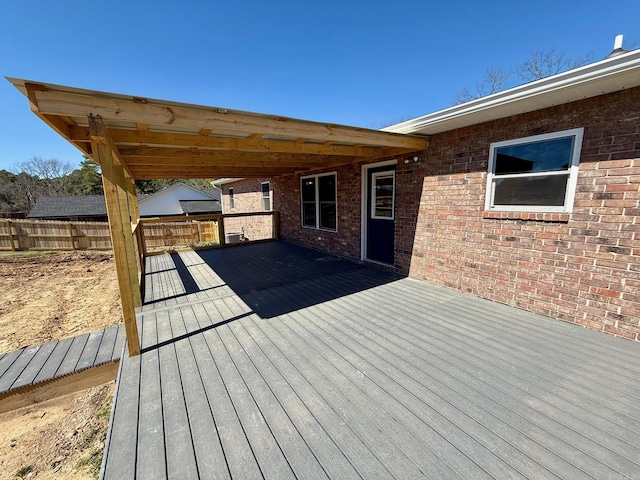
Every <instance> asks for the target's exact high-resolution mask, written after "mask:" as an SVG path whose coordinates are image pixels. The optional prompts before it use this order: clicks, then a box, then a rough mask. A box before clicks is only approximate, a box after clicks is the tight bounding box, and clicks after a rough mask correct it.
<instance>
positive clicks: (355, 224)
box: [272, 164, 361, 259]
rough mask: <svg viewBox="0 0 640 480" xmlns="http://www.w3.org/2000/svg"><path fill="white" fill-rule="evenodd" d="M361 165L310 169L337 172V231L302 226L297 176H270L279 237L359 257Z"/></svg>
mask: <svg viewBox="0 0 640 480" xmlns="http://www.w3.org/2000/svg"><path fill="white" fill-rule="evenodd" d="M360 168H361V166H360V164H358V165H348V166H346V167H342V168H339V169H337V170H336V169H335V168H333V169H328V170H325V171H317V172H315V171H314V172H313V174H317V173H327V172H337V178H336V181H337V189H338V198H337V206H336V208H337V212H338V227H337V231H336V232H330V231H326V230H318V229H315V228H307V227H303V226H302V219H301V216H300V212H301V206H300V176H301V175H286V176H282V177H277V178H273V179H272V182H273V183H272V187H273V204H274V209H276V210H278V211H279V212H280V238H281V239H282V240H285V241H289V242H293V243H297V244H300V245H304V246H306V247H310V248H315V249H316V250H323V251H326V252H329V253H333V254H334V255H339V256H342V257H349V258H356V259H358V258H360V228H361V227H360V188H361V187H360Z"/></svg>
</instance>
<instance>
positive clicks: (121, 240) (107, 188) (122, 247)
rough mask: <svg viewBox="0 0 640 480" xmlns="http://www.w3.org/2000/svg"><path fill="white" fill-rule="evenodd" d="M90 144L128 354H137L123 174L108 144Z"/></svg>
mask: <svg viewBox="0 0 640 480" xmlns="http://www.w3.org/2000/svg"><path fill="white" fill-rule="evenodd" d="M91 146H92V151H93V155H94V158H96V160H97V161H98V163H99V164H100V167H101V171H102V185H103V188H104V197H105V202H106V205H107V215H108V217H109V229H110V231H111V243H112V246H113V253H114V257H115V261H116V270H117V274H118V286H119V289H120V301H121V303H122V315H123V317H124V325H125V330H126V333H127V345H128V347H129V355H139V354H140V339H139V337H138V326H137V324H136V313H135V300H134V298H135V297H134V291H135V290H134V289H133V288H132V284H133V282H134V281H137V275H135V278H134V279H132V278H130V277H131V270H130V268H129V259H128V253H127V250H128V249H129V248H130V249H131V251H133V241H132V237H131V225H130V222H131V220H130V218H129V215H124V214H123V213H124V212H123V208H122V207H123V203H122V202H121V200H120V199H121V196H122V195H121V191H122V190H123V188H124V185H123V182H124V175H122V174H121V173H120V172H119V171H118V170H120V171H122V170H121V169H118V168H117V167H118V166H117V165H115V163H114V160H113V153H112V150H111V148H110V147H109V145H106V144H103V143H97V142H92V144H91ZM125 198H126V197H125ZM125 220H126V222H125ZM127 233H128V235H127ZM127 243H129V246H127ZM138 291H139V289H138Z"/></svg>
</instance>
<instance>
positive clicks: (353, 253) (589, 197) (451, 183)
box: [272, 88, 640, 340]
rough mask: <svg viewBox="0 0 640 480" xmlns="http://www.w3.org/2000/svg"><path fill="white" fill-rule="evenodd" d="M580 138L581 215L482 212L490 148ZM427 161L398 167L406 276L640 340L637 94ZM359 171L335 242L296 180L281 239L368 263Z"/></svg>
mask: <svg viewBox="0 0 640 480" xmlns="http://www.w3.org/2000/svg"><path fill="white" fill-rule="evenodd" d="M579 127H584V140H583V145H582V152H581V158H580V169H579V175H578V185H577V193H576V198H575V203H574V209H573V213H572V214H568V215H559V214H516V213H494V212H484V200H485V198H484V197H485V187H486V177H487V175H486V171H487V164H488V155H489V145H490V143H492V142H498V141H503V140H510V139H516V138H521V137H526V136H531V135H537V134H542V133H550V132H556V131H561V130H567V129H572V128H579ZM413 156H414V155H413V154H412V155H410V156H408V157H407V158H409V159H410V158H412V157H413ZM418 156H419V158H420V160H419V162H418V163H417V164H414V163H413V162H412V161H410V162H409V163H408V164H405V163H404V161H403V160H404V158H399V161H398V173H397V186H398V188H397V192H396V195H397V196H396V255H395V263H396V266H397V268H398V270H399V271H401V272H404V273H407V274H409V275H410V276H411V277H414V278H418V279H422V280H426V281H428V282H430V283H433V284H438V285H444V286H448V287H451V288H455V289H458V290H462V291H465V292H469V293H472V294H475V295H478V296H480V297H484V298H488V299H491V300H494V301H497V302H500V303H505V304H509V305H514V306H517V307H520V308H523V309H526V310H530V311H533V312H537V313H541V314H544V315H549V316H551V317H555V318H559V319H562V320H565V321H568V322H573V323H577V324H580V325H584V326H587V327H590V328H593V329H597V330H602V331H605V332H609V333H612V334H615V335H620V336H623V337H625V338H630V339H634V340H640V338H639V335H640V205H639V202H640V88H634V89H629V90H625V91H621V92H617V93H613V94H608V95H602V96H599V97H595V98H591V99H586V100H582V101H579V102H573V103H570V104H566V105H560V106H557V107H552V108H548V109H545V110H541V111H537V112H531V113H526V114H522V115H517V116H513V117H510V118H506V119H500V120H496V121H492V122H487V123H484V124H480V125H475V126H472V127H467V128H463V129H458V130H454V131H450V132H445V133H442V134H437V135H434V136H432V137H431V138H430V143H429V148H428V149H427V151H426V152H423V153H421V154H419V155H418ZM360 167H361V165H352V166H349V167H344V168H340V169H338V170H337V173H338V175H337V183H338V232H337V233H330V232H322V231H317V230H312V229H306V228H302V227H301V225H300V180H299V176H286V177H280V178H278V179H274V180H273V184H272V186H273V187H274V204H275V207H274V208H276V209H278V210H280V212H281V235H282V238H283V239H285V240H289V241H293V242H296V243H300V244H302V245H306V246H310V247H313V248H317V249H321V250H325V251H328V252H332V253H335V254H338V255H342V256H346V257H351V258H359V257H360V188H361V187H360V181H361V179H360ZM318 237H321V239H320V240H318Z"/></svg>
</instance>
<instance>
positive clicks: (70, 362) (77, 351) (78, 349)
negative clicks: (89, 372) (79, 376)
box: [55, 333, 89, 377]
mask: <svg viewBox="0 0 640 480" xmlns="http://www.w3.org/2000/svg"><path fill="white" fill-rule="evenodd" d="M88 340H89V334H88V333H85V334H84V335H78V336H77V337H73V341H72V342H71V346H70V347H69V350H67V353H66V355H65V356H64V358H63V359H62V362H61V363H60V366H59V367H58V370H56V374H55V376H56V377H60V376H62V375H67V374H68V373H71V372H73V371H75V369H76V365H77V364H78V361H79V360H80V357H81V356H82V352H83V351H84V347H85V345H86V344H87V341H88Z"/></svg>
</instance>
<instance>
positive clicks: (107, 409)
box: [96, 404, 111, 420]
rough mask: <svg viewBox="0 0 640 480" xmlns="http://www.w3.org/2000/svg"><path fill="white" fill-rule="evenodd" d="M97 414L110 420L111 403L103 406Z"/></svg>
mask: <svg viewBox="0 0 640 480" xmlns="http://www.w3.org/2000/svg"><path fill="white" fill-rule="evenodd" d="M96 416H97V417H98V418H102V419H104V420H109V417H111V405H110V404H107V405H105V406H103V407H102V408H101V409H100V410H98V413H96Z"/></svg>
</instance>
